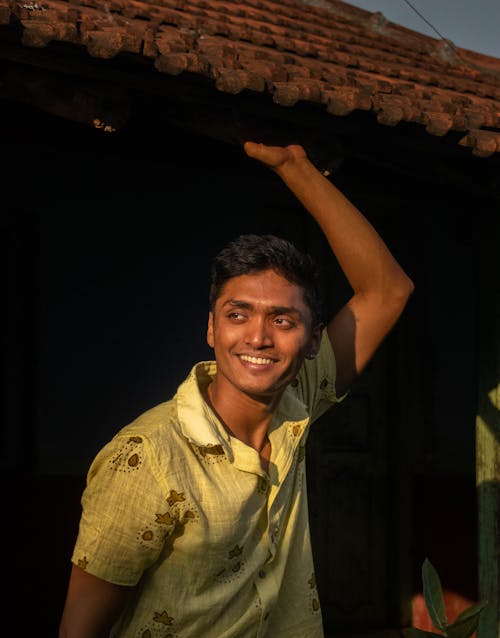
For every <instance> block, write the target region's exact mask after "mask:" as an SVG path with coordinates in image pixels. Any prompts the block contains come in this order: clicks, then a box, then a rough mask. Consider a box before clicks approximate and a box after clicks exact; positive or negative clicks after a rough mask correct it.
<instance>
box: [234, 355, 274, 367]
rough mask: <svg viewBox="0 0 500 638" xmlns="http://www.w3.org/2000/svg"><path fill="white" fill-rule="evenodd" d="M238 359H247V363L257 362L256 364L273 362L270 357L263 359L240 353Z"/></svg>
mask: <svg viewBox="0 0 500 638" xmlns="http://www.w3.org/2000/svg"><path fill="white" fill-rule="evenodd" d="M240 359H242V360H243V361H248V363H257V364H258V365H269V364H270V363H274V361H273V360H272V359H263V358H262V357H250V356H249V355H247V354H242V355H240Z"/></svg>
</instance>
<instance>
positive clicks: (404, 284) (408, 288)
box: [391, 273, 415, 312]
mask: <svg viewBox="0 0 500 638" xmlns="http://www.w3.org/2000/svg"><path fill="white" fill-rule="evenodd" d="M391 288H392V289H391V299H392V303H393V304H394V307H395V308H397V309H398V310H399V311H400V312H401V311H402V310H403V309H404V307H405V306H406V304H407V303H408V300H409V299H410V297H411V296H412V294H413V291H414V290H415V284H414V283H413V281H412V280H411V279H410V277H408V275H406V274H405V273H401V276H400V277H399V278H398V281H397V282H395V284H394V286H392V287H391Z"/></svg>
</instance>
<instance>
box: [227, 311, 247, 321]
mask: <svg viewBox="0 0 500 638" xmlns="http://www.w3.org/2000/svg"><path fill="white" fill-rule="evenodd" d="M228 318H229V319H234V320H236V321H238V320H240V319H244V318H245V315H244V314H243V313H241V312H230V313H229V314H228Z"/></svg>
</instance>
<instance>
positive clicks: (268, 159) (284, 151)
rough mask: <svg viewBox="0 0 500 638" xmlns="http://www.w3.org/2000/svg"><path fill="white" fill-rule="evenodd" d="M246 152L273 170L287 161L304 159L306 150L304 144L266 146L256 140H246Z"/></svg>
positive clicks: (244, 146)
mask: <svg viewBox="0 0 500 638" xmlns="http://www.w3.org/2000/svg"><path fill="white" fill-rule="evenodd" d="M243 148H244V149H245V153H246V154H247V155H248V156H249V157H252V158H253V159H256V160H259V161H260V162H262V163H263V164H266V165H267V166H269V168H272V169H273V170H279V169H280V168H282V167H283V166H284V165H285V164H287V163H289V162H290V163H293V162H295V161H297V160H299V159H304V158H305V157H307V156H306V152H305V151H304V149H303V148H302V146H298V145H297V144H291V145H290V146H266V145H265V144H257V143H256V142H245V144H244V145H243Z"/></svg>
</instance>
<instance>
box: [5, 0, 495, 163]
mask: <svg viewBox="0 0 500 638" xmlns="http://www.w3.org/2000/svg"><path fill="white" fill-rule="evenodd" d="M0 25H10V28H12V27H14V28H16V29H18V30H19V29H20V30H21V32H22V44H23V46H26V47H47V46H48V45H52V44H53V43H58V42H63V43H68V44H72V45H75V46H78V47H82V46H83V47H85V48H86V51H87V53H88V55H89V56H92V57H95V58H113V57H115V56H118V55H119V54H121V53H128V54H134V55H135V56H140V57H141V58H146V59H149V60H150V61H151V63H152V64H154V67H155V68H156V69H157V71H158V73H165V74H169V75H173V76H176V75H180V74H183V73H188V74H195V75H197V76H203V77H204V78H205V79H208V81H209V82H210V83H213V87H214V88H215V89H216V90H217V91H223V92H226V93H234V94H235V93H239V92H241V91H243V90H244V89H247V90H250V91H253V92H257V93H261V94H270V95H272V99H273V101H274V102H276V103H278V104H280V105H283V106H286V107H293V106H294V105H295V104H297V103H298V102H300V101H304V102H313V103H316V104H318V105H320V106H321V107H322V108H324V109H325V111H326V112H327V113H329V114H331V115H332V116H345V115H348V114H350V113H351V112H353V111H355V110H358V109H359V110H362V111H373V112H374V113H375V114H376V117H377V120H378V123H379V124H381V125H387V126H394V125H396V124H398V123H399V122H401V121H406V122H413V123H416V124H418V125H421V126H423V127H425V129H426V131H427V132H428V133H429V134H430V135H435V136H442V135H444V134H446V133H447V132H448V131H458V132H463V137H462V136H459V138H460V142H459V144H461V145H462V146H467V147H470V148H471V149H472V151H473V153H474V154H476V155H479V156H482V157H487V156H489V155H492V154H493V153H495V152H500V60H499V59H496V58H491V57H488V56H484V55H482V54H479V53H474V52H471V51H466V50H464V49H460V48H457V47H455V46H454V45H453V43H451V42H449V41H446V40H437V39H434V38H430V37H428V36H425V35H421V34H418V33H416V32H414V31H410V30H408V29H406V28H404V27H401V26H399V25H396V24H393V23H390V22H388V21H387V20H386V19H385V18H384V16H383V15H382V14H380V13H370V12H368V11H364V10H362V9H359V8H356V7H354V6H351V5H349V4H347V3H345V2H341V1H340V0H302V1H299V0H245V1H244V2H236V1H233V0H142V1H141V0H37V1H36V2H34V1H33V0H0ZM3 28H4V29H5V28H6V27H3Z"/></svg>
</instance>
